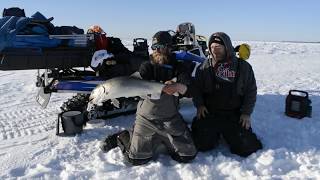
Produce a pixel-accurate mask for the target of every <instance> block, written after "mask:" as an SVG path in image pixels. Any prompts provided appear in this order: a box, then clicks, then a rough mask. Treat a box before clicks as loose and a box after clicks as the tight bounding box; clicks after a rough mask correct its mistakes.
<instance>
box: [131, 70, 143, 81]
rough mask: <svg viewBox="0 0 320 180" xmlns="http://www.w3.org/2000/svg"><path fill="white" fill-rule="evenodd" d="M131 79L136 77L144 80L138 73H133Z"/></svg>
mask: <svg viewBox="0 0 320 180" xmlns="http://www.w3.org/2000/svg"><path fill="white" fill-rule="evenodd" d="M130 77H134V78H137V79H142V77H141V75H140V73H139V72H138V71H136V72H134V73H132V74H131V75H130Z"/></svg>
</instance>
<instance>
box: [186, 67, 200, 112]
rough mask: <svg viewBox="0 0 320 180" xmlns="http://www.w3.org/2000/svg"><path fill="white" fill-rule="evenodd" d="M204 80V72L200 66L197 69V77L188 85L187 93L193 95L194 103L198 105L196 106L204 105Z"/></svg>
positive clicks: (189, 95)
mask: <svg viewBox="0 0 320 180" xmlns="http://www.w3.org/2000/svg"><path fill="white" fill-rule="evenodd" d="M203 81H204V80H203V72H202V70H201V69H200V66H199V67H198V69H197V70H196V75H195V78H193V79H192V81H191V84H190V85H188V86H187V87H188V89H187V92H186V93H185V95H186V96H187V97H192V101H193V104H194V105H195V106H196V108H198V107H200V106H203V105H204V100H203V96H202V94H203V92H202V88H203V86H202V82H203Z"/></svg>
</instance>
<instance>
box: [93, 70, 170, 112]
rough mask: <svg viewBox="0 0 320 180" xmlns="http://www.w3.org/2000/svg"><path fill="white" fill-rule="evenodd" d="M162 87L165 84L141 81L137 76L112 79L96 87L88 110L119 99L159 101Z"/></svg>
mask: <svg viewBox="0 0 320 180" xmlns="http://www.w3.org/2000/svg"><path fill="white" fill-rule="evenodd" d="M164 86H165V84H162V83H159V82H154V81H147V80H142V79H141V78H139V76H137V75H135V76H122V77H116V78H112V79H109V80H107V81H106V82H105V83H103V84H100V85H98V86H97V87H96V88H95V89H94V90H93V91H92V92H91V95H90V97H89V104H88V109H90V107H92V106H94V105H101V104H102V103H103V102H105V101H107V100H115V99H116V98H120V97H137V96H140V97H149V98H151V99H159V98H160V96H161V92H162V89H163V87H164Z"/></svg>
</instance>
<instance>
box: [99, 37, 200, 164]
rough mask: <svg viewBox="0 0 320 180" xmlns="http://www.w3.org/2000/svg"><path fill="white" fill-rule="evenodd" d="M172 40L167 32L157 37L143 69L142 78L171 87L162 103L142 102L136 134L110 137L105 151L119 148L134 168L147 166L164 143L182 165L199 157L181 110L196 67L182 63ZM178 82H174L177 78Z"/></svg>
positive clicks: (137, 117) (138, 112) (167, 87)
mask: <svg viewBox="0 0 320 180" xmlns="http://www.w3.org/2000/svg"><path fill="white" fill-rule="evenodd" d="M171 45H172V37H171V35H170V34H169V33H168V32H167V31H159V32H157V33H156V34H155V35H154V36H153V40H152V49H153V53H152V55H151V56H150V61H148V62H144V63H143V64H142V65H141V66H140V70H139V72H140V75H141V77H142V79H145V80H153V81H158V82H162V83H165V84H167V85H166V86H165V87H164V89H163V93H162V95H161V97H160V99H158V100H153V99H150V98H145V99H141V100H140V101H139V103H138V106H137V113H136V120H135V124H134V128H133V131H132V132H129V131H122V132H120V133H117V134H114V135H111V136H109V137H107V138H106V139H105V140H104V142H103V144H102V150H103V151H108V150H110V149H112V148H114V147H116V146H119V147H120V148H121V150H122V152H123V153H124V155H125V157H126V158H127V160H128V161H129V162H130V163H131V164H133V165H140V164H144V163H147V162H148V161H150V160H151V159H152V158H154V151H155V150H156V149H157V148H158V147H159V145H160V144H163V145H164V146H165V147H166V149H167V150H168V152H169V154H170V156H171V157H172V158H173V159H174V160H176V161H178V162H189V161H191V160H192V159H194V157H195V156H196V153H197V151H196V147H195V146H194V143H193V140H192V137H191V134H190V131H189V129H188V127H187V125H186V124H185V123H184V121H183V118H182V116H181V114H180V113H179V111H178V105H179V97H178V96H175V95H173V94H174V93H179V95H180V96H183V95H186V94H185V93H186V91H187V89H188V85H190V83H191V71H192V69H190V68H189V67H190V66H191V65H192V64H189V63H188V62H178V61H177V60H176V59H175V56H174V55H173V54H172V53H171ZM175 78H176V79H177V80H176V81H177V82H174V80H173V79H175Z"/></svg>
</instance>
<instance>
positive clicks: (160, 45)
mask: <svg viewBox="0 0 320 180" xmlns="http://www.w3.org/2000/svg"><path fill="white" fill-rule="evenodd" d="M167 47H168V46H167V45H166V44H153V45H152V46H151V49H152V50H156V49H164V48H167Z"/></svg>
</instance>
